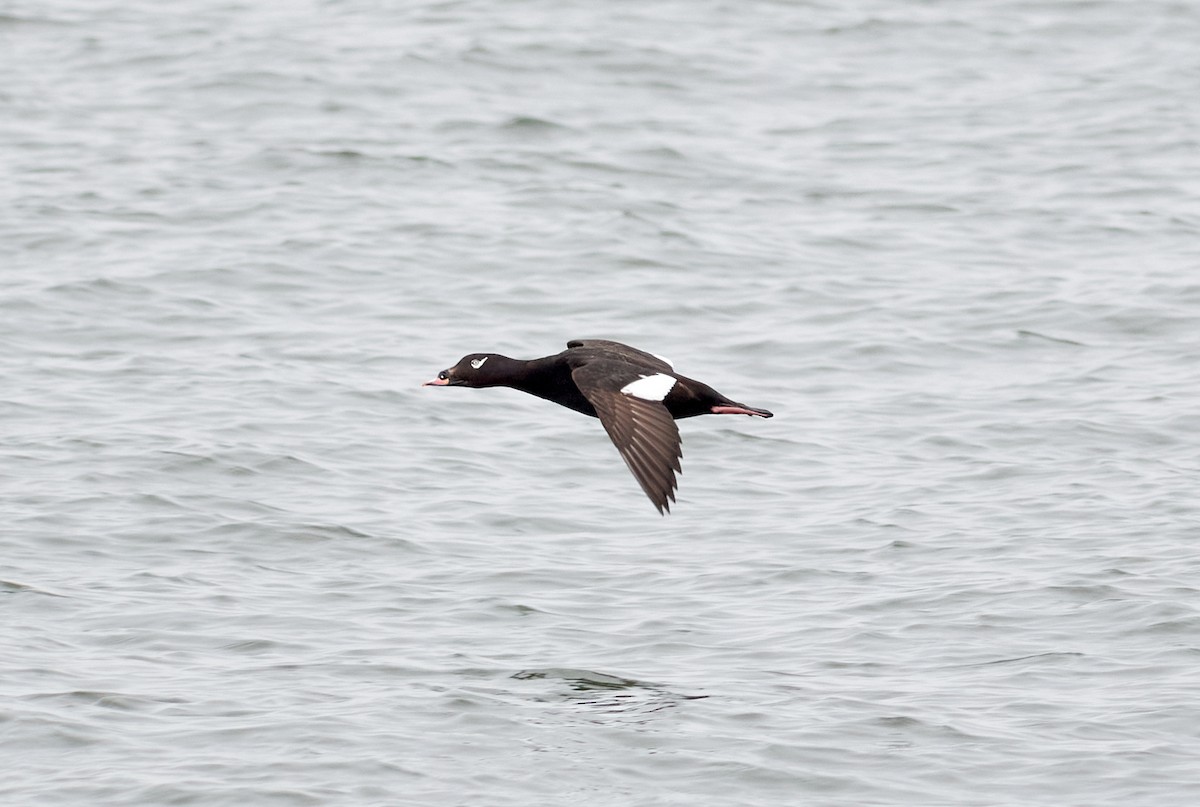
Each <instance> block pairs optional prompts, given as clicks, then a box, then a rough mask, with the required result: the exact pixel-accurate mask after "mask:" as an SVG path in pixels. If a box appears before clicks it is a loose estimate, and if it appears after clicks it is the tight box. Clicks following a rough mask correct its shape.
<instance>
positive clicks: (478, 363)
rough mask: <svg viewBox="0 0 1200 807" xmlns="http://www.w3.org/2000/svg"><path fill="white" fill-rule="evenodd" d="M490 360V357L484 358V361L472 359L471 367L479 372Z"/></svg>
mask: <svg viewBox="0 0 1200 807" xmlns="http://www.w3.org/2000/svg"><path fill="white" fill-rule="evenodd" d="M489 358H490V356H484V357H483V358H482V359H471V366H472V367H474V368H475V369H476V370H478V369H479V368H480V367H482V366H483V363H484V362H485V361H487V360H488V359H489Z"/></svg>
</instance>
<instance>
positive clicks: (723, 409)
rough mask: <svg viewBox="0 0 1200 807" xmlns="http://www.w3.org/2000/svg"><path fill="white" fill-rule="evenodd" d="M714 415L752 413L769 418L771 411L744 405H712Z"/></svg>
mask: <svg viewBox="0 0 1200 807" xmlns="http://www.w3.org/2000/svg"><path fill="white" fill-rule="evenodd" d="M711 411H712V413H713V414H714V415H754V416H755V417H760V418H769V417H771V413H770V412H768V411H767V410H765V409H750V408H748V407H745V406H714V407H713V408H712V410H711Z"/></svg>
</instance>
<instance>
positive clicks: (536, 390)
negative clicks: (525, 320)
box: [505, 353, 596, 416]
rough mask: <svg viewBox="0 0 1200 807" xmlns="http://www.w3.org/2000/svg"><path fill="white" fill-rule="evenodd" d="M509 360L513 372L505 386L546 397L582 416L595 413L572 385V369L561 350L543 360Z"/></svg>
mask: <svg viewBox="0 0 1200 807" xmlns="http://www.w3.org/2000/svg"><path fill="white" fill-rule="evenodd" d="M508 361H510V362H512V363H513V365H515V367H514V369H513V371H512V372H513V375H512V380H510V381H507V382H505V386H508V387H512V388H513V389H517V390H520V391H521V392H527V393H529V394H530V395H536V396H537V397H539V398H545V399H546V400H547V401H553V402H554V403H556V404H561V405H562V406H565V407H567V408H568V409H574V410H575V411H576V412H582V413H584V414H585V415H593V416H594V415H595V414H596V410H595V409H594V408H593V407H592V405H591V403H589V402H588V400H587V398H585V397H583V393H581V392H580V391H579V387H577V386H575V381H574V380H573V379H572V378H571V369H570V367H569V366H567V364H566V362H565V361H564V360H563V357H562V354H561V353H560V354H559V355H557V356H546V357H545V358H542V359H530V360H528V361H519V360H515V359H509V360H508Z"/></svg>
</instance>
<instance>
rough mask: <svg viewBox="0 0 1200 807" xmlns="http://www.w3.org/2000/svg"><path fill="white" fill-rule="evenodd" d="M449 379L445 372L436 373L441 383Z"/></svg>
mask: <svg viewBox="0 0 1200 807" xmlns="http://www.w3.org/2000/svg"><path fill="white" fill-rule="evenodd" d="M449 377H450V376H448V375H446V371H445V370H442V371H441V372H440V373H438V378H439V379H441V380H442V381H445V380H446V379H448V378H449Z"/></svg>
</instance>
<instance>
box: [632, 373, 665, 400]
mask: <svg viewBox="0 0 1200 807" xmlns="http://www.w3.org/2000/svg"><path fill="white" fill-rule="evenodd" d="M674 386H675V378H674V377H673V376H669V375H666V374H665V373H655V374H654V375H644V376H642V377H641V378H639V379H638V380H637V381H630V382H629V383H628V384H626V385H625V386H623V387H621V392H623V393H625V394H626V395H632V396H634V397H635V398H641V399H642V400H644V401H661V400H662V399H663V398H666V397H667V393H669V392H670V391H671V389H672V388H674Z"/></svg>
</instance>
